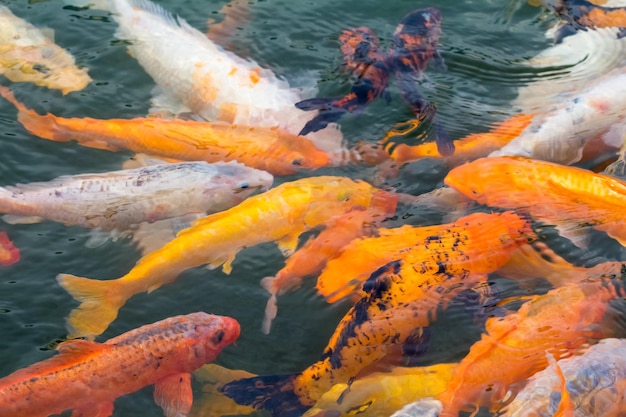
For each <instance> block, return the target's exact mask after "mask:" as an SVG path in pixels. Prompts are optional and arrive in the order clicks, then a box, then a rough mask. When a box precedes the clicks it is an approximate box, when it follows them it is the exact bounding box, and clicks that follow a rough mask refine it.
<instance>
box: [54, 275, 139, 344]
mask: <svg viewBox="0 0 626 417" xmlns="http://www.w3.org/2000/svg"><path fill="white" fill-rule="evenodd" d="M57 281H58V283H59V284H60V285H61V286H62V287H63V288H64V289H65V290H66V291H67V292H69V293H70V295H71V296H72V297H74V299H75V300H76V301H78V302H80V303H81V304H80V305H79V306H78V307H77V308H75V309H74V310H72V312H71V313H70V315H69V317H68V318H67V326H68V338H72V339H73V338H77V337H87V338H90V339H92V338H94V337H95V336H97V335H99V334H101V333H102V332H104V331H105V330H106V329H107V327H109V324H110V323H111V322H112V321H113V320H115V319H116V318H117V313H118V311H119V309H120V308H121V307H122V306H123V305H124V303H125V302H126V299H127V298H128V297H126V296H125V295H124V294H123V293H121V292H120V285H119V282H118V281H117V280H108V281H100V280H96V279H90V278H82V277H77V276H74V275H70V274H59V275H57Z"/></svg>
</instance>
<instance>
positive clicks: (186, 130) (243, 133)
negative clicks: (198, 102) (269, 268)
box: [0, 86, 330, 175]
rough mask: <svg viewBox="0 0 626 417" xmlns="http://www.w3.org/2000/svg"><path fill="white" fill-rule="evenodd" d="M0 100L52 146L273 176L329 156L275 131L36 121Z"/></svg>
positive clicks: (173, 123) (178, 123)
mask: <svg viewBox="0 0 626 417" xmlns="http://www.w3.org/2000/svg"><path fill="white" fill-rule="evenodd" d="M0 95H2V97H4V98H5V99H7V100H8V101H10V102H11V103H13V104H14V105H15V106H16V107H17V109H18V116H17V118H18V120H19V122H20V123H22V125H24V128H26V130H28V131H29V132H30V133H32V134H33V135H36V136H39V137H41V138H44V139H49V140H53V141H56V142H69V141H70V140H76V141H77V142H78V143H79V144H81V145H83V146H88V147H90V148H96V149H105V150H108V151H113V152H117V151H120V150H122V149H127V150H129V151H133V152H138V153H146V154H149V155H153V156H157V157H162V158H169V159H175V160H186V161H207V162H219V161H233V160H236V161H239V162H241V163H244V164H246V165H248V166H251V167H253V168H258V169H262V170H265V171H268V172H270V173H272V174H274V175H288V174H293V173H295V172H297V171H299V170H301V169H315V168H319V167H323V166H327V165H329V164H330V157H329V154H328V153H326V152H324V151H322V150H320V149H318V148H317V147H316V146H315V145H314V144H313V143H312V142H311V141H310V140H308V139H307V138H304V137H299V136H295V135H292V134H290V133H287V132H285V131H282V130H280V129H277V128H269V127H254V126H245V125H235V124H229V123H225V122H219V123H211V122H199V121H193V120H181V119H174V120H168V119H162V118H158V117H149V118H136V119H111V120H100V119H92V118H62V117H56V116H54V115H52V114H46V115H39V114H37V113H36V112H35V111H33V110H30V109H28V108H26V107H25V106H24V105H23V104H22V103H20V102H18V101H17V100H16V99H15V97H14V95H13V93H12V92H11V90H9V89H8V88H6V87H1V86H0Z"/></svg>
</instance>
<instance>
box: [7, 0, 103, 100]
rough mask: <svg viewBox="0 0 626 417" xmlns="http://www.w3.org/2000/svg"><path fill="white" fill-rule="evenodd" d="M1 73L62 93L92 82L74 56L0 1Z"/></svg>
mask: <svg viewBox="0 0 626 417" xmlns="http://www.w3.org/2000/svg"><path fill="white" fill-rule="evenodd" d="M0 74H2V75H4V76H5V77H7V78H8V79H9V80H11V81H13V82H31V83H34V84H36V85H39V86H44V87H48V88H52V89H56V90H61V92H62V93H63V94H67V93H71V92H73V91H80V90H82V89H83V88H85V87H86V86H87V84H89V83H90V82H91V78H90V77H89V75H87V70H86V69H84V68H82V69H81V68H78V67H77V66H76V63H75V62H74V57H72V55H71V54H70V53H69V52H67V51H66V50H65V49H63V48H61V47H60V46H58V45H57V44H55V43H54V42H53V41H52V40H51V39H49V38H47V37H46V36H45V35H44V33H43V32H42V31H41V30H40V29H38V28H36V27H35V26H33V25H31V24H30V23H28V22H27V21H25V20H23V19H21V18H19V17H17V16H15V15H14V14H13V13H12V12H11V10H9V8H8V7H6V6H2V5H0Z"/></svg>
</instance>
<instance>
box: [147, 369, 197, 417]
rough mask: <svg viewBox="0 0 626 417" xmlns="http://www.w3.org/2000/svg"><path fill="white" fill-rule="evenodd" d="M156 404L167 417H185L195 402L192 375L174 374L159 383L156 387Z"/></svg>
mask: <svg viewBox="0 0 626 417" xmlns="http://www.w3.org/2000/svg"><path fill="white" fill-rule="evenodd" d="M154 402H156V403H157V405H158V406H159V407H161V408H162V409H163V412H164V413H165V416H166V417H185V416H186V415H187V414H188V413H189V410H191V403H192V402H193V393H192V392H191V374H190V373H178V374H172V375H169V376H166V377H165V378H163V379H161V380H160V381H158V382H157V383H156V384H155V385H154Z"/></svg>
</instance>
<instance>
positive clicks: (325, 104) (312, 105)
mask: <svg viewBox="0 0 626 417" xmlns="http://www.w3.org/2000/svg"><path fill="white" fill-rule="evenodd" d="M338 101H339V100H337V99H334V98H311V99H308V100H303V101H300V102H298V103H296V107H297V108H299V109H300V110H306V111H311V110H319V113H318V114H317V116H315V117H314V118H313V119H311V120H309V121H308V122H307V124H306V125H304V127H303V128H302V130H301V131H300V133H298V135H300V136H305V135H307V134H309V133H312V132H317V131H318V130H322V129H324V128H325V127H326V126H328V124H329V123H334V122H336V121H338V120H339V119H341V116H343V115H344V113H346V112H347V110H346V109H345V108H343V107H341V106H340V105H338Z"/></svg>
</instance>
